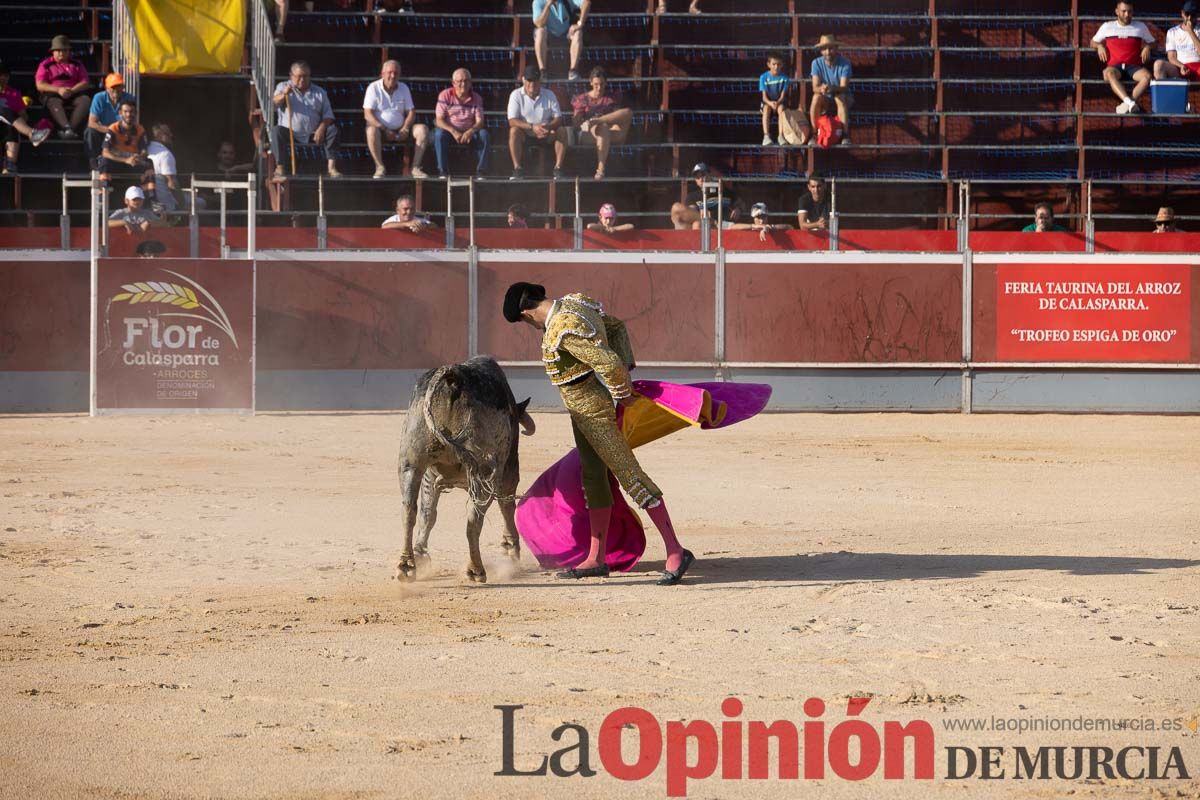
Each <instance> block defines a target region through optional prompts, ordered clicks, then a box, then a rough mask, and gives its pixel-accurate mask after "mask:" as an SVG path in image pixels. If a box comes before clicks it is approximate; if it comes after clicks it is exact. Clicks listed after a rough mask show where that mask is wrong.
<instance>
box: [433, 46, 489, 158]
mask: <svg viewBox="0 0 1200 800" xmlns="http://www.w3.org/2000/svg"><path fill="white" fill-rule="evenodd" d="M450 83H451V84H452V85H451V87H450V88H449V89H446V90H445V91H443V92H442V93H441V94H439V95H438V99H437V109H436V110H435V112H434V116H435V120H434V122H435V124H436V125H437V130H435V131H434V132H433V151H434V153H435V154H436V155H437V165H438V171H439V172H441V173H442V175H449V174H450V148H451V147H452V146H456V145H457V146H459V147H470V148H471V149H472V150H473V151H474V152H475V159H476V162H475V164H476V165H475V174H476V175H482V174H483V173H484V172H485V171H486V170H487V164H488V132H487V127H486V123H485V122H484V118H483V98H482V97H480V96H479V92H476V91H472V89H471V72H470V71H469V70H466V69H463V68H461V67H460V68H459V69H456V70H454V74H453V75H451V76H450Z"/></svg>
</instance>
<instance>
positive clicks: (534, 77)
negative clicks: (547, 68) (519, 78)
mask: <svg viewBox="0 0 1200 800" xmlns="http://www.w3.org/2000/svg"><path fill="white" fill-rule="evenodd" d="M524 76H525V80H527V81H540V80H541V79H542V71H541V70H540V69H538V68H537V67H536V66H535V65H533V64H530V65H529V66H528V67H526V68H525V73H524Z"/></svg>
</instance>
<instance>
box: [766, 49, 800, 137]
mask: <svg viewBox="0 0 1200 800" xmlns="http://www.w3.org/2000/svg"><path fill="white" fill-rule="evenodd" d="M791 85H792V79H791V78H789V77H788V76H787V75H784V74H783V56H781V55H780V54H779V53H768V54H767V71H766V72H764V73H763V74H762V75H759V76H758V91H759V93H760V94H761V95H762V98H761V100H760V102H759V110H760V111H761V112H762V129H763V140H762V143H763V145H764V146H769V145H773V144H775V140H774V139H772V138H771V117H772V116H776V117H780V123H779V124H780V125H782V124H783V121H782V114H783V110H784V107H783V101H784V98H786V97H787V92H788V89H789V88H791ZM779 139H780V143H781V144H782V142H783V135H782V131H780V137H779Z"/></svg>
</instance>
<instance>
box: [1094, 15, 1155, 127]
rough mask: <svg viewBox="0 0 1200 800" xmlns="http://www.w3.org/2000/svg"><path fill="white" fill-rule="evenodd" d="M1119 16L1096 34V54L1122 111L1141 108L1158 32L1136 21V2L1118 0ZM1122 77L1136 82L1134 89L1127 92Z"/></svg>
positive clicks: (1147, 86)
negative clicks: (1134, 19)
mask: <svg viewBox="0 0 1200 800" xmlns="http://www.w3.org/2000/svg"><path fill="white" fill-rule="evenodd" d="M1116 13H1117V18H1116V19H1115V20H1109V21H1108V22H1106V23H1104V24H1103V25H1101V26H1100V30H1098V31H1096V35H1095V36H1093V37H1092V44H1093V45H1094V46H1095V47H1096V55H1097V56H1099V58H1100V63H1101V64H1104V80H1106V81H1108V85H1109V86H1110V87H1112V90H1113V94H1115V95H1116V96H1117V98H1118V99H1119V100H1120V101H1121V102H1120V103H1119V104H1118V105H1117V113H1118V114H1129V113H1134V112H1137V111H1139V110H1140V109H1139V108H1138V104H1137V101H1138V98H1139V97H1141V96H1142V95H1143V94H1145V93H1146V90H1147V89H1149V88H1150V70H1148V69H1146V65H1147V64H1149V63H1150V50H1151V48H1152V47H1153V45H1154V34H1152V33H1150V29H1149V28H1147V27H1146V25H1145V23H1142V22H1134V21H1133V3H1130V2H1127V0H1121V2H1119V3H1117V8H1116ZM1122 78H1128V79H1129V80H1131V81H1133V82H1134V86H1133V91H1132V92H1126V91H1125V85H1124V84H1123V83H1121V79H1122Z"/></svg>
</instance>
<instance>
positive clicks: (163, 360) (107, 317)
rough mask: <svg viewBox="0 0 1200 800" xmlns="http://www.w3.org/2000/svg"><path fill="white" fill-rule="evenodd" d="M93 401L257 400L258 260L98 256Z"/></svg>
mask: <svg viewBox="0 0 1200 800" xmlns="http://www.w3.org/2000/svg"><path fill="white" fill-rule="evenodd" d="M97 270H98V276H97V291H96V297H95V303H96V319H97V329H96V373H95V392H96V394H95V409H96V410H97V411H115V410H147V411H148V410H154V411H180V410H182V411H188V410H198V409H220V410H226V411H249V410H253V408H254V263H253V262H251V261H222V260H215V259H214V260H199V259H197V260H193V259H145V258H137V259H121V258H111V259H100V261H99V263H98V266H97Z"/></svg>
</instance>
